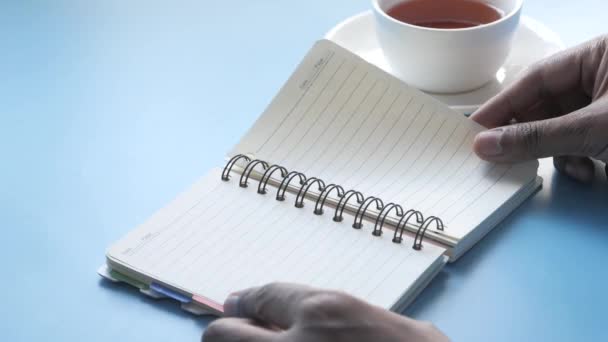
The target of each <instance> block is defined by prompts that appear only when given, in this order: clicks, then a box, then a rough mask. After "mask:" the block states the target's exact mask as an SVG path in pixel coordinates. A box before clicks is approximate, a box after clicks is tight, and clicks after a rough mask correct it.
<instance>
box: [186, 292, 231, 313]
mask: <svg viewBox="0 0 608 342" xmlns="http://www.w3.org/2000/svg"><path fill="white" fill-rule="evenodd" d="M192 300H193V301H195V302H196V303H198V304H202V305H204V306H206V307H209V308H211V309H213V310H216V311H218V312H219V313H222V314H223V313H224V305H222V304H219V303H217V302H215V301H213V300H211V299H209V298H207V297H203V296H198V295H194V296H192Z"/></svg>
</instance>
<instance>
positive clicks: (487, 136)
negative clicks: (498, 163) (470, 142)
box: [476, 128, 503, 157]
mask: <svg viewBox="0 0 608 342" xmlns="http://www.w3.org/2000/svg"><path fill="white" fill-rule="evenodd" d="M502 133H503V129H502V128H495V129H493V130H489V131H485V132H481V133H479V134H478V135H477V139H476V140H477V150H478V152H479V153H481V154H483V155H484V156H488V157H495V156H499V155H501V154H502V152H503V149H502V146H501V145H500V141H501V139H502Z"/></svg>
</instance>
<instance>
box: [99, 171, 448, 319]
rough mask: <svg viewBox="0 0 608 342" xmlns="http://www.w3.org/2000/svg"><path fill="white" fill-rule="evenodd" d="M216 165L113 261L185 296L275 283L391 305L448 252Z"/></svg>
mask: <svg viewBox="0 0 608 342" xmlns="http://www.w3.org/2000/svg"><path fill="white" fill-rule="evenodd" d="M220 174H221V172H220V170H214V171H213V172H211V173H210V174H209V175H208V176H207V177H205V178H204V179H203V180H201V181H199V182H198V183H197V184H196V185H195V186H193V187H192V188H191V189H190V190H188V191H187V192H186V193H184V194H182V195H181V196H180V197H179V198H178V199H177V200H176V201H174V202H173V203H172V204H171V205H169V206H167V207H166V208H164V209H163V210H161V211H160V212H159V213H158V214H156V215H155V216H154V217H153V218H152V219H151V220H150V221H148V222H147V223H145V224H143V225H142V226H140V227H139V228H138V229H136V230H135V231H133V232H131V233H130V234H129V235H128V236H127V237H125V238H124V239H123V240H121V241H120V242H118V243H116V244H115V245H114V246H112V247H111V248H110V250H109V252H108V256H109V257H110V258H111V260H113V261H115V262H119V263H120V264H122V265H125V266H126V267H128V268H129V269H132V270H134V271H137V272H140V273H144V274H146V275H148V276H149V277H152V278H153V279H157V280H159V281H161V282H163V283H166V284H169V285H172V286H174V287H176V288H179V289H182V290H184V291H186V292H189V293H192V294H197V295H202V296H205V297H207V298H209V299H211V300H213V301H216V302H218V303H222V302H223V301H224V299H225V298H226V297H227V296H228V295H229V294H230V293H232V292H234V291H237V290H240V289H244V288H247V287H251V286H258V285H263V284H266V283H269V282H274V281H282V282H295V283H302V284H308V285H311V286H316V287H322V288H329V289H339V290H344V291H346V292H348V293H350V294H353V295H355V296H357V297H360V298H362V299H365V300H367V301H370V302H372V303H374V304H376V305H379V306H382V307H385V308H391V306H392V305H393V304H395V303H396V302H397V301H398V300H399V299H400V298H401V296H402V295H403V294H404V293H405V292H406V291H407V290H408V289H410V288H412V287H413V286H414V285H415V284H416V283H417V281H418V280H419V278H420V276H421V275H422V274H423V273H424V272H425V271H426V270H427V269H428V268H429V267H430V266H431V265H433V264H434V263H435V262H436V261H437V260H438V259H439V258H440V257H441V255H442V254H443V252H444V250H443V249H441V248H438V247H434V246H432V245H431V244H425V247H424V248H423V250H422V251H415V250H413V249H412V248H411V247H412V244H413V241H412V240H411V239H409V238H406V239H405V241H404V243H402V244H395V243H393V242H391V239H392V235H391V234H390V232H388V231H386V232H385V234H384V235H383V236H382V237H374V236H373V235H372V234H371V231H372V229H373V226H370V224H369V223H366V224H365V225H364V228H363V229H362V230H355V229H353V228H351V224H352V220H353V218H352V217H351V216H345V220H344V222H342V223H336V222H334V221H333V220H332V219H331V215H330V214H329V213H328V214H325V215H323V216H317V215H314V214H313V213H312V208H313V207H314V206H313V204H314V203H309V202H306V207H305V208H303V209H297V208H295V207H294V206H293V201H294V200H295V198H294V197H295V196H293V195H289V196H288V198H287V200H286V201H285V202H279V201H276V200H275V199H274V197H273V196H271V195H270V194H269V195H265V196H262V195H259V194H257V193H256V191H255V189H254V188H253V187H250V188H247V189H243V188H240V187H239V186H238V184H237V183H238V182H237V181H236V180H233V181H231V182H222V181H220Z"/></svg>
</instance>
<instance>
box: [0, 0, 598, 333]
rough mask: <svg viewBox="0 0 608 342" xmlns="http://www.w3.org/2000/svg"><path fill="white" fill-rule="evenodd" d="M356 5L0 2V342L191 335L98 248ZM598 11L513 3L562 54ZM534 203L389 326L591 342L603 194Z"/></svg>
mask: <svg viewBox="0 0 608 342" xmlns="http://www.w3.org/2000/svg"><path fill="white" fill-rule="evenodd" d="M368 7H369V2H368V1H367V0H331V1H326V0H308V1H285V0H281V1H279V0H255V1H252V0H230V1H211V0H202V1H166V2H160V1H119V0H109V1H86V2H85V1H60V0H56V1H32V0H23V1H16V0H15V1H1V2H0V157H1V164H0V222H2V223H1V224H2V228H1V229H2V240H1V245H0V263H1V264H2V281H1V282H0V303H1V304H0V339H1V340H4V341H34V340H43V341H110V340H111V341H128V340H146V341H168V340H171V341H196V340H198V339H199V338H200V335H201V333H202V331H203V329H204V327H205V326H206V324H207V323H208V320H206V319H201V318H196V317H193V316H190V315H188V314H186V313H184V312H182V311H181V310H180V309H179V308H178V307H177V305H176V304H174V303H173V302H169V301H160V302H159V301H153V300H150V299H147V298H145V297H143V296H141V295H139V294H138V293H137V292H136V291H135V290H133V289H131V288H129V287H127V286H121V285H112V284H108V283H106V282H103V281H101V280H100V279H99V277H98V276H97V274H96V273H95V270H96V269H97V267H98V266H99V265H100V264H102V263H103V262H104V252H105V248H106V247H107V246H109V244H111V243H112V242H113V241H115V240H117V239H118V238H120V237H121V236H123V235H124V234H125V233H127V232H128V231H129V230H131V229H132V228H133V227H134V226H136V225H137V224H139V223H141V222H142V221H144V220H145V219H146V218H147V217H148V216H150V215H151V214H152V213H154V212H155V211H156V210H157V209H159V208H160V207H162V206H163V205H164V204H166V203H167V202H168V201H170V200H171V199H172V198H173V197H174V196H175V195H176V194H177V193H178V192H180V191H181V190H183V189H185V188H186V187H188V186H189V185H190V184H191V183H192V182H193V181H194V180H196V179H197V178H198V177H199V176H201V175H203V174H204V173H205V172H206V171H207V170H208V169H210V168H211V167H213V166H217V165H220V164H221V163H222V162H223V157H224V155H225V153H226V151H228V150H229V149H230V148H231V147H232V146H233V144H235V143H236V142H237V141H238V139H239V137H240V136H241V135H242V134H243V133H244V132H245V131H246V129H247V128H248V127H249V126H250V125H251V124H252V122H253V121H254V120H255V119H256V117H257V116H258V115H259V113H261V112H262V110H263V109H264V107H265V106H266V104H267V103H268V102H269V101H270V100H271V98H272V97H273V95H274V94H275V93H276V92H277V91H278V89H279V87H280V86H281V85H282V83H283V82H284V81H285V80H286V78H287V77H288V76H289V75H290V73H291V72H292V71H293V69H294V67H295V66H296V64H297V63H298V62H299V61H300V59H301V58H302V56H303V55H304V53H305V52H306V51H307V50H308V49H309V48H310V46H311V45H312V44H313V42H314V41H315V40H317V39H318V38H320V37H322V36H323V35H324V33H325V32H326V31H327V30H329V29H330V28H331V27H333V26H334V25H335V24H336V23H337V22H339V21H341V20H342V19H344V18H346V17H348V16H350V15H352V14H355V13H357V12H360V11H362V10H365V9H367V8H368ZM607 12H608V3H606V2H605V1H602V0H595V1H593V0H579V1H557V0H556V1H540V0H534V1H527V2H526V8H525V13H526V14H528V15H530V16H533V17H535V18H537V19H539V20H540V21H542V22H544V23H545V24H547V26H549V27H551V28H553V29H554V30H555V31H557V32H558V33H559V34H560V35H561V36H562V37H563V39H564V41H565V42H566V44H567V45H573V44H576V43H578V42H582V41H583V40H586V39H588V38H591V37H593V36H595V35H598V34H600V33H602V32H603V31H608V26H606V21H605V19H606V13H607ZM542 175H543V177H544V178H545V181H546V183H545V188H544V189H543V191H542V192H541V193H539V194H538V195H537V196H536V197H534V199H532V200H530V201H528V202H527V203H526V204H525V205H524V206H523V207H522V208H521V209H520V210H518V211H517V212H516V214H514V215H512V216H511V217H510V218H509V219H507V220H506V221H505V222H504V223H503V224H501V226H500V227H499V228H498V229H496V230H495V231H494V232H493V233H492V234H491V235H489V236H488V237H487V238H486V239H484V240H483V242H481V243H480V244H479V245H477V246H476V247H475V248H474V249H473V250H472V251H470V252H469V253H468V254H467V255H466V256H465V257H463V258H462V259H461V260H460V261H459V262H458V263H456V264H454V265H450V266H449V267H448V268H447V269H446V270H445V272H443V273H442V274H441V275H440V276H439V278H438V279H436V280H435V281H434V282H433V283H432V285H431V286H430V287H429V288H428V289H427V290H426V291H425V292H424V293H423V294H422V295H421V296H420V297H419V298H418V300H417V301H416V302H415V303H414V305H413V306H412V307H410V309H409V310H408V311H407V312H406V313H407V314H408V315H411V316H413V317H415V318H417V319H424V320H432V321H433V322H435V323H436V324H437V325H438V326H439V327H440V328H441V329H442V330H443V331H445V332H446V333H447V334H448V335H450V336H451V337H452V338H453V339H454V340H458V341H484V342H485V341H523V340H529V341H532V340H547V341H574V340H603V339H604V337H605V323H604V321H605V309H606V307H608V294H606V289H607V288H608V270H607V269H606V267H605V261H606V260H608V227H607V222H608V213H607V210H608V186H607V185H606V182H605V180H603V179H599V180H598V181H597V182H596V183H595V184H594V185H593V186H581V185H578V184H576V183H574V182H572V181H569V180H567V179H565V178H564V177H561V176H559V175H556V174H554V172H553V170H552V168H551V165H550V163H547V162H546V161H545V162H543V167H542Z"/></svg>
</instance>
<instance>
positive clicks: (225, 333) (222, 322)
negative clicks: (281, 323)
mask: <svg viewBox="0 0 608 342" xmlns="http://www.w3.org/2000/svg"><path fill="white" fill-rule="evenodd" d="M277 336H278V333H276V332H273V331H270V330H267V329H264V328H260V327H258V326H256V325H255V324H254V323H253V322H252V321H250V320H247V319H240V318H223V319H218V320H216V321H214V322H213V323H211V324H210V325H209V326H208V327H207V329H205V332H204V334H203V342H241V341H250V342H272V341H275V340H276V339H277Z"/></svg>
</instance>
